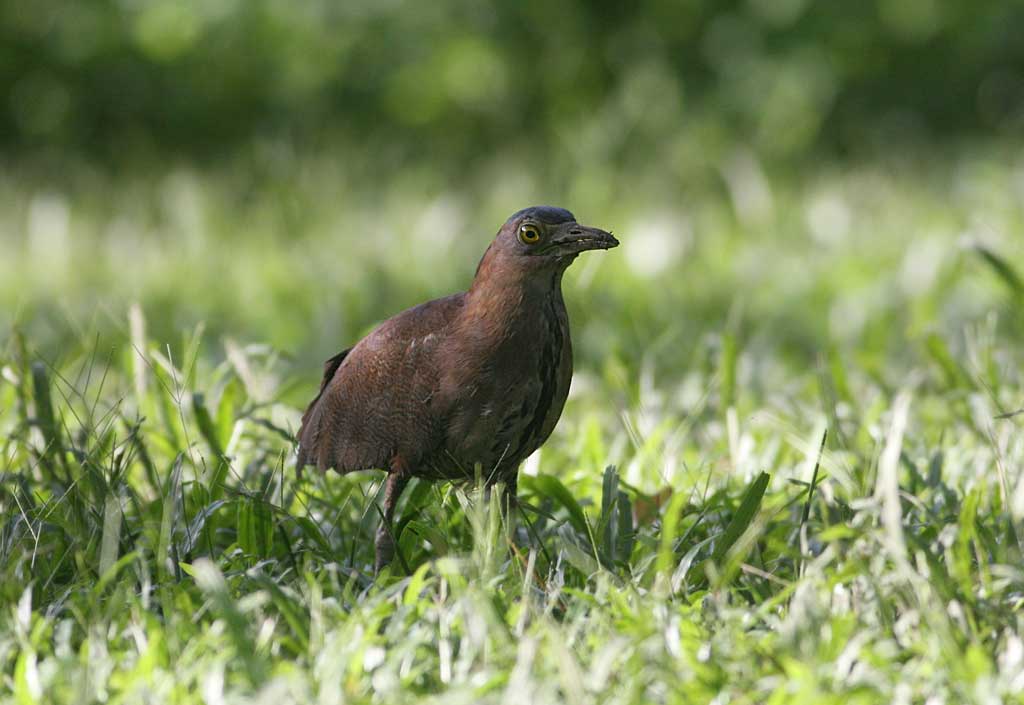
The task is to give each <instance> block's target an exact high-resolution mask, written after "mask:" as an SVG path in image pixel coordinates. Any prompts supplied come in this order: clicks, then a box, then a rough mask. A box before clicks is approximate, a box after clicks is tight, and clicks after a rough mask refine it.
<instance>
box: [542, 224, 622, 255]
mask: <svg viewBox="0 0 1024 705" xmlns="http://www.w3.org/2000/svg"><path fill="white" fill-rule="evenodd" d="M550 244H551V246H552V247H553V248H556V249H557V251H558V254H560V255H575V254H579V253H580V252H586V251H587V250H610V249H612V248H613V247H618V246H619V241H618V240H616V239H615V237H614V236H613V235H612V234H611V233H609V232H605V231H604V230H601V229H599V228H590V227H587V226H586V225H580V224H579V223H566V224H565V225H564V226H563V227H562V228H560V232H559V233H558V234H557V235H555V237H554V238H553V239H552V240H551V243H550Z"/></svg>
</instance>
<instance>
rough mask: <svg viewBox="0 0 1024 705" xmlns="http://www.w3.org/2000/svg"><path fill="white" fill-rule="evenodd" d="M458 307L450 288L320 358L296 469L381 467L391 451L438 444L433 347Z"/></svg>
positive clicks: (416, 451) (408, 451) (419, 449)
mask: <svg viewBox="0 0 1024 705" xmlns="http://www.w3.org/2000/svg"><path fill="white" fill-rule="evenodd" d="M461 305H462V295H459V294H456V295H454V296H449V297H445V298H443V299H438V300H436V301H431V302H428V303H425V304H421V305H420V306H416V307H414V308H411V309H409V310H407V311H404V312H402V313H400V314H398V315H397V316H395V317H394V318H391V319H389V320H387V321H385V322H384V323H382V324H381V325H380V326H378V327H377V328H376V329H375V330H374V331H373V332H372V333H370V334H369V335H368V336H367V337H366V338H364V339H363V340H361V341H360V342H359V343H358V344H357V345H355V346H354V347H353V348H351V349H350V350H347V351H345V352H344V353H342V354H341V355H339V356H337V357H335V358H332V359H331V360H330V361H328V363H327V365H326V366H325V369H324V378H323V383H322V384H321V387H320V393H319V394H318V395H317V398H316V399H314V400H313V403H312V404H310V406H309V409H307V410H306V414H305V416H304V417H303V425H302V429H301V430H300V431H299V457H298V463H299V467H303V466H305V465H307V464H311V465H316V466H317V467H319V468H320V469H322V470H323V469H327V468H334V469H336V470H338V471H339V472H349V471H353V470H363V469H368V468H381V467H386V465H387V463H389V462H390V461H391V459H392V456H393V454H394V453H396V452H399V451H402V452H403V453H404V454H405V455H416V454H419V453H423V452H426V450H427V449H426V448H425V446H428V445H432V444H436V443H437V442H439V441H438V440H437V439H435V438H434V436H436V431H437V429H436V426H437V418H435V416H436V413H433V412H432V411H431V408H429V402H430V400H431V398H432V396H433V392H434V391H435V390H436V380H437V374H436V373H437V370H436V360H435V359H434V356H433V351H434V350H435V349H436V346H437V344H438V342H439V340H440V339H441V338H443V336H444V331H445V330H446V328H447V327H448V324H449V323H450V322H451V321H452V320H453V319H454V317H455V316H456V315H457V312H458V310H459V309H460V307H461ZM342 363H344V364H342Z"/></svg>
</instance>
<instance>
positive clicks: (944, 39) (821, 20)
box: [0, 0, 1024, 178]
mask: <svg viewBox="0 0 1024 705" xmlns="http://www.w3.org/2000/svg"><path fill="white" fill-rule="evenodd" d="M1022 25H1024V5H1022V4H1021V3H1019V2H981V3H977V2H967V1H966V0H946V1H942V2H940V1H939V0H872V1H871V2H866V3H837V2H809V0H778V1H776V0H743V1H736V0H730V1H727V2H719V1H716V2H711V0H691V1H688V2H675V1H673V0H647V1H645V2H641V3H636V4H625V5H624V4H621V3H610V2H593V3H584V2H559V3H554V4H552V3H548V2H539V1H537V0H532V1H529V2H499V3H487V4H484V3H476V2H470V1H468V0H454V1H451V2H444V3H413V2H403V1H402V0H388V1H386V2H380V1H378V0H356V1H354V2H343V3H336V2H328V1H326V0H319V1H317V0H312V1H308V2H300V3H288V2H283V1H282V0H246V1H244V2H243V1H242V0H93V1H91V2H67V1H62V0H38V1H36V2H21V1H18V0H3V2H0V90H2V101H0V135H2V136H3V137H2V140H3V143H4V145H5V147H6V148H7V149H9V150H15V151H17V150H23V149H38V148H44V149H54V150H59V151H67V150H69V149H73V150H82V151H85V152H87V153H88V154H89V155H91V156H92V157H93V158H101V159H104V160H108V161H113V162H117V161H119V160H121V159H123V158H124V157H125V155H126V154H140V155H150V156H154V155H156V156H159V157H160V158H163V157H165V156H166V155H167V154H179V155H180V154H187V155H191V156H193V157H198V158H210V157H215V156H217V155H218V154H221V153H223V151H225V150H229V149H231V148H233V147H235V146H237V145H239V144H244V143H246V142H247V141H248V140H250V139H252V138H254V137H258V136H263V137H266V136H270V137H271V138H273V139H276V140H281V141H283V142H285V143H288V144H293V145H297V147H298V148H299V149H300V150H306V149H312V150H316V149H318V148H322V147H323V146H324V145H325V144H332V145H334V144H353V145H359V146H366V145H371V146H372V147H373V149H374V151H375V154H376V159H377V161H378V163H379V165H380V166H381V168H384V169H386V168H387V167H389V166H395V165H400V164H402V163H407V162H408V161H409V160H411V159H420V160H426V161H428V162H429V163H430V164H431V168H432V169H434V170H436V171H437V172H438V173H441V174H444V175H445V176H446V177H448V178H460V177H463V176H465V174H466V169H467V168H470V167H472V166H473V165H474V164H476V163H478V162H480V161H481V158H482V157H485V156H491V155H493V154H494V153H495V152H496V151H499V152H500V151H502V150H504V149H516V150H527V151H528V152H529V153H530V154H532V155H535V158H536V159H537V168H538V169H542V170H546V169H556V168H557V167H555V166H552V165H550V164H545V163H544V158H545V156H547V155H557V157H558V159H557V160H552V161H563V162H564V161H568V162H569V163H570V164H571V165H573V166H575V165H580V164H591V163H593V162H594V161H595V160H600V161H601V163H603V164H605V165H608V166H611V165H618V166H630V165H634V166H636V165H643V164H644V163H645V162H646V160H649V159H651V158H652V157H658V158H659V159H662V160H664V163H665V164H666V165H668V166H669V168H670V170H674V171H678V172H685V171H686V170H687V169H699V168H700V167H701V165H702V164H706V163H709V162H713V161H714V160H715V159H717V158H718V157H719V156H721V154H722V150H723V149H727V148H728V147H729V145H730V143H731V142H732V141H733V140H734V139H735V138H736V137H737V136H741V137H742V139H743V141H746V142H749V143H750V144H751V146H753V147H754V148H755V150H756V151H757V152H758V153H759V154H760V155H762V156H764V157H794V156H803V155H807V154H810V153H814V152H815V151H816V150H819V149H821V148H827V149H828V150H830V151H834V152H836V153H849V152H860V151H862V150H863V149H865V148H866V147H870V146H871V145H872V144H875V145H876V146H878V147H880V148H888V147H890V146H892V145H894V144H895V145H902V144H904V143H907V142H909V143H921V142H924V143H927V142H928V141H929V140H931V139H942V137H943V136H944V135H946V134H949V133H950V132H958V133H959V132H975V133H978V132H981V133H988V132H992V131H995V132H999V133H1004V134H1005V133H1013V134H1017V135H1019V134H1020V133H1021V130H1022V128H1024V43H1022V42H1021V41H1020V40H1019V28H1020V27H1021V26H1022ZM339 158H344V157H343V156H341V155H339ZM670 175H671V171H670Z"/></svg>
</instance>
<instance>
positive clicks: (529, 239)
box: [519, 225, 540, 245]
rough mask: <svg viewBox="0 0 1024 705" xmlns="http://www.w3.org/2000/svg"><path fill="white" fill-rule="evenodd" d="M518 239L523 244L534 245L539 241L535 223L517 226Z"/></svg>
mask: <svg viewBox="0 0 1024 705" xmlns="http://www.w3.org/2000/svg"><path fill="white" fill-rule="evenodd" d="M519 241H520V242H522V243H523V244H524V245H536V244H537V243H538V242H540V230H538V229H537V226H536V225H523V226H522V227H520V228H519Z"/></svg>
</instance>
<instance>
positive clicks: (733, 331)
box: [0, 143, 1024, 705]
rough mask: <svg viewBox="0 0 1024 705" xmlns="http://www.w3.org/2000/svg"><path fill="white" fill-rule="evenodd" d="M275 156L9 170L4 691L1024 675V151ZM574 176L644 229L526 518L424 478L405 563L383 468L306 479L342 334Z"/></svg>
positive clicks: (615, 215)
mask: <svg viewBox="0 0 1024 705" xmlns="http://www.w3.org/2000/svg"><path fill="white" fill-rule="evenodd" d="M276 158H277V157H275V156H274V155H271V157H266V159H267V160H269V161H268V162H267V163H270V164H272V165H274V168H275V169H276V171H274V170H270V169H268V170H267V171H266V172H260V170H258V169H254V168H252V164H250V163H246V162H244V161H241V162H238V163H233V164H231V165H228V166H221V167H220V168H217V169H213V168H209V169H198V168H190V167H186V166H177V167H173V168H169V169H167V170H161V171H159V172H158V174H156V175H151V176H150V177H149V178H144V177H140V176H138V175H133V176H131V177H128V176H123V175H122V176H118V177H114V176H104V177H102V178H101V177H98V176H97V175H96V174H94V173H91V172H89V171H88V170H87V169H86V168H85V167H81V168H80V170H75V169H71V170H69V171H68V172H67V173H65V174H63V175H62V177H61V180H60V186H54V185H53V182H52V181H51V180H50V179H49V177H46V176H44V175H42V174H33V173H32V172H31V171H30V170H25V171H22V172H20V176H19V177H18V178H17V179H15V178H12V177H5V179H3V180H0V238H2V240H0V244H2V245H3V248H4V252H3V255H2V257H0V369H2V376H0V443H2V448H3V453H2V456H0V702H3V703H7V702H10V703H19V704H21V705H27V704H29V703H47V704H50V703H53V704H57V703H75V704H80V703H99V702H111V703H193V702H194V703H200V702H203V703H208V704H210V705H214V704H218V703H238V702H258V703H272V704H273V705H284V704H285V703H325V704H327V703H407V702H410V701H413V700H422V701H425V702H444V703H446V704H447V703H555V702H566V703H590V702H600V703H704V702H714V703H721V704H724V703H751V704H753V703H774V704H778V703H809V704H815V705H817V704H824V703H928V705H938V704H940V703H948V704H950V705H953V704H958V703H985V704H986V705H988V704H993V703H1011V702H1024V695H1022V694H1024V637H1022V632H1024V568H1022V551H1021V542H1022V541H1024V434H1022V433H1021V427H1022V424H1024V414H1022V413H1020V410H1021V409H1022V408H1024V303H1022V302H1024V283H1022V277H1024V238H1022V236H1021V233H1022V232H1024V151H1022V149H1021V148H1020V146H1019V145H1007V144H1005V143H1001V144H972V145H968V146H965V147H963V148H960V149H954V148H950V150H949V151H948V152H946V153H943V154H939V155H935V154H931V155H929V156H928V157H921V158H916V159H911V158H909V157H907V158H902V159H897V158H895V157H894V158H892V159H890V160H886V159H883V158H879V159H876V160H874V161H871V162H867V163H857V164H849V165H845V166H842V167H840V166H829V165H818V166H815V167H813V168H808V169H807V170H806V171H804V172H802V174H801V175H800V176H799V177H797V176H793V175H786V174H775V173H771V172H770V171H769V173H765V172H764V171H763V170H762V168H761V167H760V165H759V164H758V163H757V162H756V161H755V160H753V158H751V157H749V156H744V155H743V154H739V155H737V157H736V159H735V160H734V161H732V162H730V163H729V164H727V165H725V166H723V167H722V168H721V170H720V174H719V176H718V178H715V179H711V180H709V181H708V182H707V183H696V184H695V185H694V186H693V187H692V188H689V189H687V190H686V191H685V193H684V194H683V196H682V198H680V196H679V195H678V194H674V193H673V192H672V189H671V188H670V186H669V185H666V184H657V183H644V182H642V181H636V180H633V181H631V180H629V179H627V178H626V177H625V176H623V177H622V178H619V179H617V178H616V177H614V176H613V175H602V176H601V178H600V179H596V180H595V179H594V178H589V179H588V176H587V175H586V174H583V175H581V176H579V177H578V178H575V179H567V180H565V181H564V182H563V183H561V185H560V186H559V185H558V184H557V183H556V185H555V186H554V187H552V188H551V189H545V188H543V187H542V186H543V184H538V183H534V182H531V181H530V180H527V179H523V178H521V177H516V176H513V175H505V174H500V175H496V176H495V178H494V179H492V180H490V181H488V182H486V184H485V185H480V186H477V187H476V188H475V190H474V189H472V188H471V189H467V190H465V191H459V192H456V193H450V192H448V191H447V190H445V188H444V186H443V185H440V184H436V183H433V182H431V181H430V180H429V179H428V178H427V177H425V176H424V175H423V174H415V173H414V174H411V175H407V176H406V177H405V179H404V180H399V181H396V182H395V183H394V184H393V187H392V188H391V189H390V190H388V191H386V192H384V193H380V194H374V193H372V192H371V191H370V190H369V189H364V188H362V187H361V186H360V185H359V184H360V182H359V180H358V178H357V175H353V174H351V173H349V172H346V171H344V170H343V169H342V168H340V167H338V166H337V165H336V164H335V163H334V162H332V161H331V160H329V159H327V158H325V157H324V158H313V157H311V158H309V159H308V160H306V161H303V162H302V163H301V164H293V163H291V162H287V160H286V161H285V162H280V163H278V162H275V161H274V159H276ZM282 159H283V157H282ZM510 171H513V172H514V170H510ZM271 172H272V173H273V174H277V175H278V176H276V177H275V176H271V175H268V174H270V173H271ZM261 173H262V174H263V175H262V176H261ZM281 174H283V175H284V176H283V177H282V176H280V175H281ZM551 194H554V196H552V195H551ZM538 201H540V202H544V201H553V202H555V203H557V204H559V205H566V206H568V207H570V208H571V209H573V210H574V211H575V212H576V214H577V215H578V216H579V218H580V220H581V221H583V222H588V223H590V224H594V225H599V226H602V227H607V228H610V229H612V230H614V231H615V233H616V235H617V236H619V238H620V239H621V240H622V241H623V247H622V248H620V249H619V250H615V251H612V252H609V253H606V254H595V255H590V256H588V257H586V258H584V259H581V260H580V262H579V263H578V264H576V265H574V268H573V269H572V270H570V274H569V275H568V277H567V280H566V285H565V293H566V298H567V300H568V303H569V308H570V316H571V317H572V321H573V327H574V339H575V342H576V347H577V374H576V378H575V380H574V387H573V392H572V395H571V398H570V401H569V403H568V405H567V407H566V410H565V413H564V415H563V417H562V421H561V423H560V425H559V427H558V429H557V430H556V433H555V435H554V436H553V437H552V439H551V440H550V441H549V442H548V444H547V445H546V446H545V447H544V448H543V450H542V451H541V452H540V453H539V455H537V456H535V457H533V458H531V459H530V460H529V461H528V462H527V463H526V465H525V466H524V469H523V477H522V479H521V482H520V499H521V500H522V503H523V507H524V509H523V512H522V513H521V514H517V515H513V516H512V517H510V520H509V521H506V520H505V518H503V516H502V514H501V513H500V512H499V511H497V509H496V507H495V506H493V504H492V503H490V502H489V501H488V500H486V499H485V498H484V497H483V495H482V493H481V492H479V491H477V490H475V489H474V488H472V487H467V488H453V487H450V486H446V485H437V486H430V485H426V484H416V485H414V487H413V488H412V490H411V491H407V492H406V495H405V498H404V501H403V503H402V504H401V505H400V509H399V511H400V514H401V523H400V529H401V536H400V543H399V550H400V553H401V556H402V561H401V562H400V563H399V564H396V565H395V567H394V569H393V571H392V572H390V573H388V574H385V575H382V576H380V577H379V578H376V579H375V578H374V577H373V576H372V573H371V572H370V570H369V569H370V566H371V564H372V551H373V541H372V536H373V532H374V530H375V527H376V523H377V521H378V516H379V515H378V509H377V507H378V502H379V497H378V494H379V490H380V489H381V485H380V477H381V476H380V474H379V473H372V472H368V473H360V474H358V475H352V476H347V477H340V476H337V475H333V474H332V475H329V476H320V475H317V474H316V473H312V474H311V473H306V474H305V475H304V476H302V477H301V478H299V477H297V476H296V473H295V471H294V460H293V445H292V441H291V434H293V433H294V432H295V430H296V428H297V423H298V418H299V414H300V407H301V406H302V405H303V403H304V402H305V401H306V400H307V399H308V398H309V396H310V394H311V393H312V391H313V390H314V388H315V385H316V384H317V382H318V377H319V372H320V370H319V362H320V360H322V359H324V358H326V357H329V356H330V355H332V354H333V353H335V352H337V350H339V349H341V348H342V347H344V346H345V344H346V343H348V342H350V341H353V340H354V339H356V338H357V337H358V336H359V335H361V334H362V333H364V332H365V331H366V330H368V328H369V327H370V326H372V325H373V324H374V323H375V322H376V321H379V320H381V319H382V318H384V317H386V316H387V315H390V314H391V313H394V312H397V311H398V310H401V309H402V308H404V307H406V306H409V305H412V304H415V303H417V302H419V301H422V300H425V299H427V298H432V297H435V296H439V295H442V294H445V293H449V292H451V291H454V290H457V289H458V288H460V287H463V286H465V285H466V284H467V283H468V281H469V279H470V277H471V275H472V272H473V267H474V265H475V263H476V260H477V259H478V258H479V256H480V254H481V253H482V252H483V249H484V247H485V246H486V244H487V242H488V240H489V237H490V235H491V234H492V233H493V232H494V230H495V229H496V228H497V225H498V224H499V223H500V222H502V220H504V218H505V217H506V216H507V215H508V214H509V213H511V212H512V211H513V210H516V209H518V208H520V207H522V206H525V205H528V204H530V203H533V202H538ZM826 431H827V437H826ZM823 439H824V440H823Z"/></svg>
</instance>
